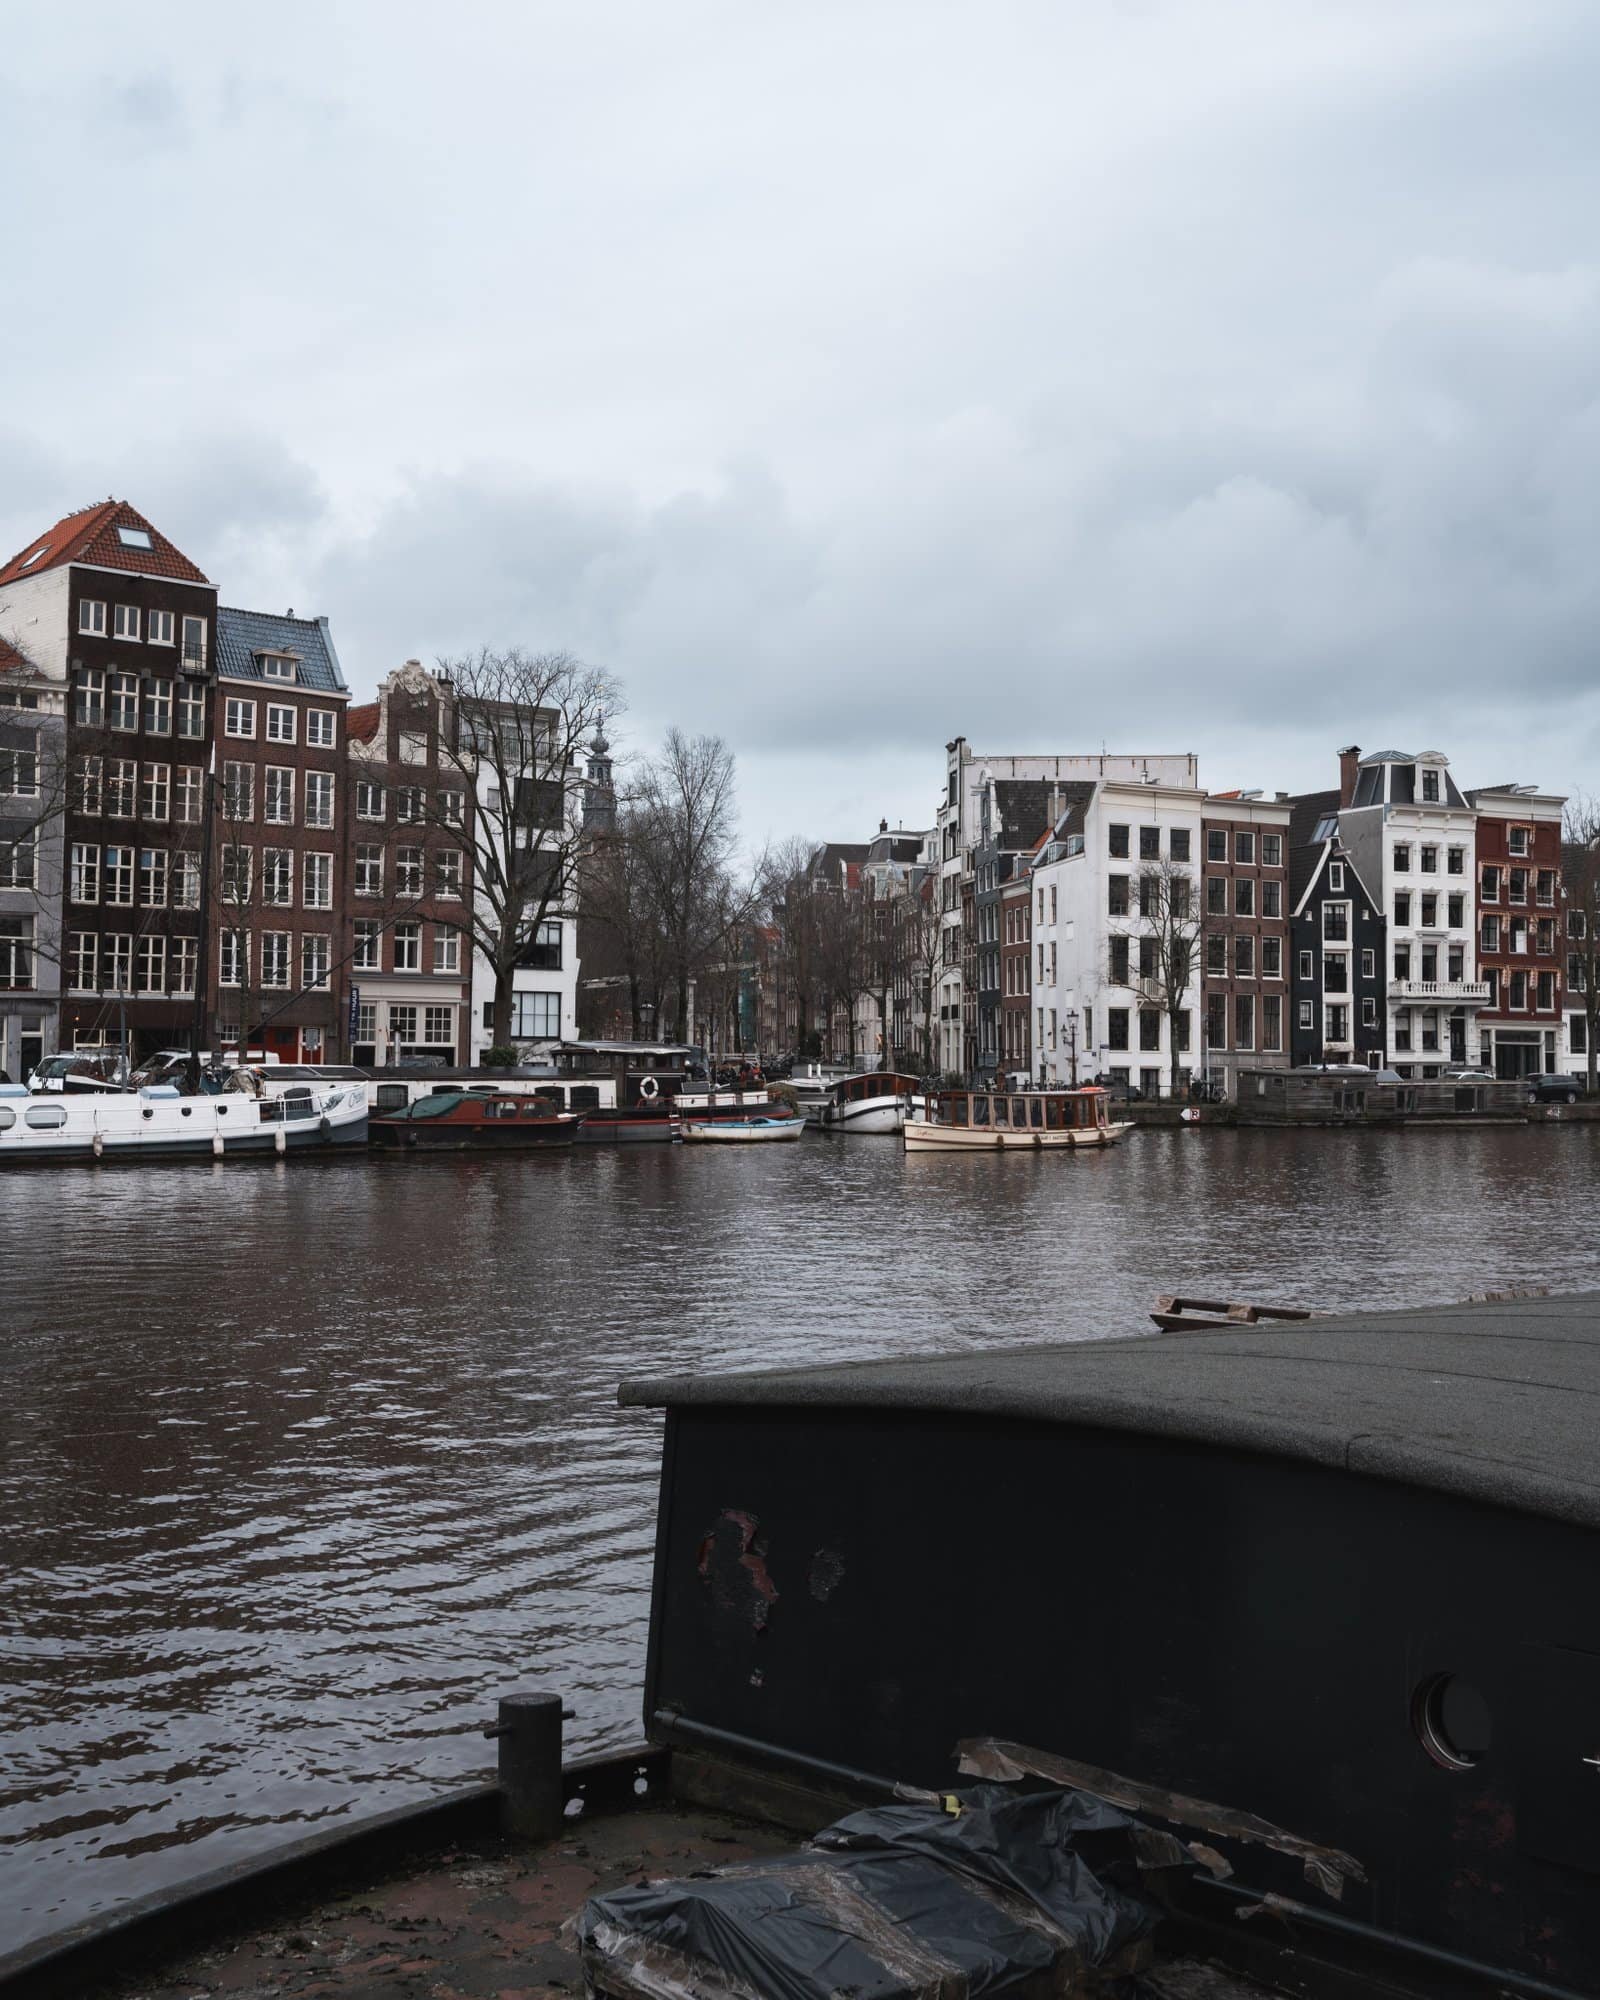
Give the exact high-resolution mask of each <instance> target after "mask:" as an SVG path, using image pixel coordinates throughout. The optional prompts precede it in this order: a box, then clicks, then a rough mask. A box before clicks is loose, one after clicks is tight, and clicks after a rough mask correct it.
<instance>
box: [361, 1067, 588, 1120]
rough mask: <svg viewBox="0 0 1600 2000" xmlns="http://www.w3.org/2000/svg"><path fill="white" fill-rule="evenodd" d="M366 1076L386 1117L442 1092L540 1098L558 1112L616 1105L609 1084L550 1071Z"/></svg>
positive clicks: (371, 1098)
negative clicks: (453, 1091)
mask: <svg viewBox="0 0 1600 2000" xmlns="http://www.w3.org/2000/svg"><path fill="white" fill-rule="evenodd" d="M362 1073H363V1075H365V1076H367V1078H368V1081H367V1102H368V1103H369V1104H370V1105H371V1107H372V1109H373V1111H374V1112H375V1113H377V1114H378V1115H379V1116H383V1117H387V1116H390V1115H392V1114H393V1113H394V1112H397V1111H404V1110H405V1109H406V1107H407V1106H408V1105H411V1104H416V1103H417V1102H419V1101H420V1100H421V1099H422V1098H425V1097H432V1096H433V1095H434V1094H435V1093H436V1092H439V1091H444V1090H458V1091H463V1092H465V1093H467V1094H468V1095H470V1096H475V1097H477V1096H485V1095H487V1096H491V1097H492V1096H497V1095H499V1096H510V1097H538V1098H542V1099H543V1100H544V1102H545V1103H546V1104H548V1105H551V1106H553V1108H554V1109H555V1110H557V1111H578V1112H583V1111H598V1110H604V1109H606V1108H608V1107H609V1106H610V1105H612V1104H614V1103H615V1102H616V1096H615V1087H614V1086H613V1085H612V1084H611V1082H610V1081H609V1080H608V1079H606V1078H602V1077H597V1078H594V1079H591V1080H588V1081H585V1080H581V1079H579V1078H576V1077H568V1076H561V1075H557V1074H555V1073H553V1072H552V1071H550V1070H547V1069H532V1068H511V1069H492V1070H485V1069H423V1070H416V1071H408V1072H407V1073H406V1074H405V1075H403V1076H397V1075H396V1074H395V1073H394V1071H393V1070H379V1071H378V1072H377V1073H376V1074H373V1073H371V1072H367V1071H363V1072H362Z"/></svg>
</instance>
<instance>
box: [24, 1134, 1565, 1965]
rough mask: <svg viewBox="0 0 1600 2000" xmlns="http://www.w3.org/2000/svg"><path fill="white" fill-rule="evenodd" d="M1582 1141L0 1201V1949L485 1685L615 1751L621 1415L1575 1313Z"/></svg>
mask: <svg viewBox="0 0 1600 2000" xmlns="http://www.w3.org/2000/svg"><path fill="white" fill-rule="evenodd" d="M1596 1130H1597V1128H1593V1127H1585V1128H1580V1129H1576V1130H1558V1131H1551V1130H1541V1129H1535V1128H1527V1127H1518V1128H1505V1129H1495V1130H1481V1131H1476V1132H1449V1133H1435V1132H1415V1133H1409V1134H1387V1133H1386V1134H1351V1133H1307V1134H1298V1135H1297V1134H1292V1133H1281V1134H1280V1133H1238V1134H1235V1133H1196V1132H1170V1133H1144V1134H1138V1135H1136V1136H1135V1137H1134V1138H1133V1139H1131V1140H1130V1141H1129V1143H1128V1144H1127V1145H1125V1146H1123V1147H1121V1148H1119V1149H1117V1150H1116V1151H1114V1152H1111V1153H1107V1154H1103V1155H1083V1156H1069V1157H1062V1156H1060V1155H1050V1156H1046V1157H1038V1156H1029V1155H1024V1154H1005V1155H999V1156H994V1155H985V1156H983V1157H981V1158H978V1157H973V1156H970V1155H951V1156H938V1155H926V1156H915V1157H911V1158H907V1157H906V1156H905V1155H903V1154H902V1153H901V1151H900V1149H899V1147H898V1146H897V1145H896V1144H895V1143H894V1142H892V1141H883V1140H872V1139H857V1140H845V1141H839V1140H834V1141H831V1142H830V1141H825V1140H821V1139H813V1138H810V1137H808V1138H807V1139H806V1140H805V1141H803V1142H802V1144H801V1145H799V1146H796V1147H784V1148H782V1149H781V1151H780V1150H778V1149H772V1148H759V1149H752V1150H751V1151H750V1152H748V1153H745V1152H743V1151H735V1150H730V1149H724V1148H721V1147H706V1148H694V1149H689V1150H683V1149H676V1148H665V1147H663V1148H639V1149H629V1150H625V1151H621V1152H613V1151H609V1150H606V1149H600V1148H595V1149H583V1150H580V1151H577V1152H575V1153H573V1154H572V1155H571V1156H570V1157H567V1158H564V1159H562V1158H552V1159H527V1160H513V1159H505V1160H484V1161H481V1162H480V1161H471V1160H466V1161H461V1160H455V1161H444V1160H440V1161H411V1160H394V1161H390V1160H385V1159H382V1158H372V1159H365V1158H355V1159H348V1160H330V1161H326V1162H320V1161H319V1162H306V1163H304V1164H301V1163H296V1164H294V1165H293V1166H288V1165H283V1164H277V1165H274V1164H262V1165H260V1166H259V1167H248V1166H244V1165H232V1166H219V1167H211V1166H209V1165H207V1166H175V1167H171V1168H161V1167H154V1166H146V1167H142V1168H138V1169H133V1168H127V1167H123V1168H118V1169H110V1170H104V1171H100V1170H95V1169H92V1168H85V1169H68V1170H65V1171H62V1172H57V1173H43V1172H40V1173H35V1174H28V1175H12V1176H10V1177H9V1178H7V1179H6V1180H5V1181H4V1182H3V1183H0V1268H3V1269H4V1271H5V1274H6V1282H5V1291H4V1297H5V1320H4V1324H5V1332H6V1339H5V1342H4V1348H3V1352H0V1448H3V1449H0V1527H3V1534H4V1543H3V1546H4V1548H5V1552H6V1561H5V1569H4V1573H3V1575H0V1632H3V1634H4V1655H3V1665H0V1680H3V1682H4V1690H3V1692H4V1702H3V1708H0V1911H3V1912H4V1915H3V1917H0V1927H3V1941H4V1942H8V1943H14V1942H17V1941H19V1940H20V1939H22V1938H25V1937H28V1936H31V1935H34V1934H36V1933H39V1932H42V1931H45V1930H49V1929H53V1928H55V1927H56V1926H57V1925H59V1924H61V1923H63V1922H66V1921H68V1920H70V1919H72V1918H75V1917H78V1916H81V1915H83V1914H85V1913H87V1912H88V1911H90V1910H92V1909H95V1908H100V1907H104V1906H105V1905H106V1904H108V1903H110V1902H114V1901H117V1900H120V1899H123V1898H126V1897H129V1896H132V1895H137V1894H141V1893H143V1892H145V1891H147V1890H149V1889H151V1888H153V1887H156V1886H158V1885H160V1884H161V1883H164V1882H168V1881H173V1880H177V1879H180V1878H181V1877H183V1876H185V1875H189V1874H192V1873H196V1872H198V1871H199V1870H201V1869H203V1868H208V1867H212V1866H215V1865H216V1864H218V1863H219V1862H222V1861H225V1860H228V1859H230V1858H233V1857H236V1856H238V1855H239V1854H241V1853H245V1852H249V1851H251V1850H254V1849H259V1848H261V1847H263V1846H265V1845H269V1844H270V1843H271V1842H272V1841H273V1840H274V1839H275V1838H281V1837H285V1835H287V1834H292V1833H293V1832H295V1831H303V1830H305V1828H306V1827H307V1826H308V1825H310V1824H311V1823H314V1822H317V1821H323V1820H328V1819H330V1818H335V1817H337V1816H339V1815H341V1814H345V1813H349V1812H352V1811H359V1810H363V1809H369V1808H372V1807H374V1806H376V1805H379V1804H394V1803H397V1802H399V1801H401V1800H404V1799H407V1798H417V1797H420V1796H423V1795H425V1794H426V1793H427V1792H428V1791H429V1790H431V1789H434V1788H437V1787H439V1786H441V1785H445V1784H449V1783H451V1782H455V1781H459V1780H460V1779H462V1778H464V1777H468V1776H470V1775H472V1774H474V1773H478V1772H481V1771H482V1770H483V1769H484V1768H485V1766H486V1763H487V1761H488V1760H487V1756H486V1752H487V1750H488V1746H487V1745H486V1744H485V1743H484V1742H483V1740H482V1738H481V1736H479V1735H478V1733H477V1730H478V1728H479V1726H480V1725H481V1723H482V1722H483V1721H484V1720H485V1719H486V1717H487V1716H488V1714H489V1713H490V1711H491V1709H492V1705H493V1700H494V1697H495V1695H496V1694H497V1693H498V1692H500V1691H501V1690H503V1689H505V1688H506V1687H508V1686H510V1685H513V1684H516V1683H523V1682H528V1681H535V1680H537V1681H543V1682H546V1683H548V1684H550V1685H551V1686H554V1687H557V1688H559V1689H561V1690H562V1691H563V1692H565V1693H566V1694H568V1695H569V1696H570V1697H571V1699H572V1702H573V1705H574V1706H575V1707H576V1709H577V1711H578V1718H579V1719H578V1722H577V1723H576V1724H575V1725H573V1728H574V1734H575V1737H576V1741H577V1745H578V1747H579V1748H583V1749H590V1748H597V1747H602V1746H604V1745H606V1744H609V1743H616V1742H619V1741H622V1740H624V1739H626V1738H628V1737H629V1736H631V1735H633V1734H635V1733H637V1729H638V1683H639V1678H640V1674H641V1670H642V1666H643V1654H644V1625H645V1618H646V1613H647V1599H648V1551H649V1547H650V1539H651V1532H652V1513H653V1508H654V1501H655V1478H656V1454H657V1447H658V1435H659V1427H658V1420H655V1419H652V1418H651V1417H649V1416H647V1415H641V1414H638V1413H630V1414H626V1415H624V1414H623V1413H621V1412H619V1411H618V1410H617V1409H616V1407H615V1391H616V1385H617V1382H618V1381H619V1379H620V1378H621V1377H623V1376H625V1375H636V1374H640V1373H645V1372H655V1371H658V1370H662V1369H674V1368H683V1367H701V1366H706V1367H739V1368H744V1367H755V1366H761V1365H764V1364H781V1363H793V1362H798V1361H808V1360H828V1359H841V1358H845V1357H848V1356H856V1355H863V1354H884V1353H892V1352H911V1351H918V1350H931V1349H936V1348H940V1347H947V1346H952V1345H957V1346H959V1345H963V1344H970V1345H973V1346H985V1345H990V1346H992V1345H999V1344H1002V1343H1010V1342H1014V1341H1031V1340H1059V1339H1080V1338H1086V1337H1089V1336H1092V1335H1100V1334H1134V1333H1137V1332H1139V1331H1140V1330H1141V1329H1142V1328H1143V1327H1144V1326H1145V1325H1147V1324H1148V1323H1147V1321H1146V1320H1145V1318H1144V1315H1145V1313H1146V1312H1147V1310H1148V1308H1149V1305H1150V1303H1151V1301H1152V1299H1153V1297H1154V1296H1155V1294H1156V1293H1157V1292H1160V1291H1166V1290H1185V1289H1187V1290H1196V1291H1201V1292H1205V1293H1210V1294H1214V1295H1221V1296H1240V1297H1246V1298H1249V1297H1256V1298H1263V1299H1269V1300H1278V1301H1282V1302H1305V1303H1310V1304H1314V1305H1333V1306H1340V1305H1342V1306H1372V1305H1381V1304H1402V1303H1406V1302H1408V1301H1414V1300H1424V1299H1438V1298H1454V1297H1461V1296H1463V1295H1465V1294H1466V1293H1468V1292H1471V1291H1476V1290H1481V1289H1484V1288H1486V1287H1490V1286H1494V1285H1498V1284H1504V1283H1516V1282H1522V1283H1530V1282H1545V1283H1549V1284H1551V1285H1552V1286H1553V1287H1557V1288H1561V1289H1567V1288H1576V1287H1579V1286H1587V1285H1591V1284H1593V1283H1594V1282H1595V1260H1594V1257H1593V1254H1592V1252H1591V1250H1590V1248H1589V1242H1590V1234H1589V1223H1590V1212H1591V1200H1592V1192H1591V1191H1592V1187H1593V1181H1594V1170H1595V1162H1596V1158H1597V1154H1596V1146H1597V1144H1600V1139H1597V1136H1596ZM280 1829H281V1830H283V1831H282V1832H280V1831H278V1830H280Z"/></svg>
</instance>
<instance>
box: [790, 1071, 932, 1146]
mask: <svg viewBox="0 0 1600 2000" xmlns="http://www.w3.org/2000/svg"><path fill="white" fill-rule="evenodd" d="M917 1095H918V1089H917V1079H916V1078H915V1077H914V1076H901V1075H899V1074H897V1073H896V1072H895V1071H894V1070H885V1069H875V1070H866V1071H863V1072H862V1073H861V1074H859V1075H856V1076H844V1077H840V1078H839V1079H838V1081H837V1082H835V1083H833V1084H830V1085H829V1087H828V1090H827V1093H826V1095H825V1096H823V1097H821V1098H819V1099H818V1100H817V1101H816V1102H815V1103H814V1104H813V1105H810V1106H808V1107H807V1109H806V1118H807V1121H808V1123H810V1124H812V1125H815V1126H816V1128H817V1129H818V1131H819V1132H851V1133H862V1132H887V1133H894V1132H899V1131H903V1130H904V1128H905V1123H906V1120H907V1119H908V1118H909V1117H910V1116H911V1115H912V1112H913V1109H914V1100H915V1099H916V1097H917Z"/></svg>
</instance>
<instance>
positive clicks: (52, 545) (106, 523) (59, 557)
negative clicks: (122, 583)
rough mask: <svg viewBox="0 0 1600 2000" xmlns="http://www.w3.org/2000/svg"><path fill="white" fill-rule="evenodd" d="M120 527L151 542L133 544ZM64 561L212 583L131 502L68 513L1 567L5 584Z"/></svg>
mask: <svg viewBox="0 0 1600 2000" xmlns="http://www.w3.org/2000/svg"><path fill="white" fill-rule="evenodd" d="M119 529H126V530H127V531H128V532H129V533H130V534H133V535H141V536H143V537H145V539H146V540H147V541H148V544H149V546H148V547H145V546H144V545H143V544H141V545H140V546H137V547H129V546H128V544H127V543H126V542H125V541H124V539H123V537H122V535H121V534H119V532H118V530H119ZM63 563H91V564H93V565H94V566H95V567H96V568H97V569H124V570H127V571H128V572H129V573H130V574H131V575H135V576H168V577H172V578H174V579H175V580H176V581H178V582H180V583H203V584H206V585H208V586H209V584H210V581H211V579H210V578H209V577H208V576H207V575H206V574H205V572H204V571H203V570H201V569H197V568H196V567H195V565H194V564H193V563H192V562H190V560H189V558H188V557H187V556H186V555H185V554H184V553H183V551H182V550H181V549H176V548H174V547H173V545H172V543H171V542H169V541H168V540H167V538H166V536H165V535H164V534H162V532H161V530H160V529H159V528H157V527H154V526H153V525H152V524H151V523H150V522H149V521H147V520H146V519H145V517H144V516H143V514H141V513H140V512H139V510H138V509H137V508H136V507H130V506H129V505H128V503H127V501H126V500H101V501H99V502H97V503H96V505H94V506H93V507H83V508H80V509H79V510H78V512H77V513H76V514H67V515H65V516H63V518H62V519H61V520H59V521H57V523H56V524H55V526H54V527H53V528H51V529H50V530H49V532H48V533H47V534H44V535H39V536H36V537H35V538H34V540H32V541H31V542H29V543H28V544H27V545H26V546H25V547H23V548H21V549H19V550H18V551H17V553H16V554H15V555H14V556H13V557H12V558H11V560H10V562H8V563H7V564H6V566H5V568H4V569H0V583H15V582H16V581H17V580H18V578H20V577H26V576H37V575H39V574H40V572H41V571H43V570H47V569H59V568H60V567H61V565H62V564H63Z"/></svg>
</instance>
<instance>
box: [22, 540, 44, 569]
mask: <svg viewBox="0 0 1600 2000" xmlns="http://www.w3.org/2000/svg"><path fill="white" fill-rule="evenodd" d="M49 551H50V544H49V543H48V542H41V543H40V544H39V546H38V547H37V548H36V549H35V550H34V552H33V554H32V555H30V556H24V557H23V558H22V567H23V568H24V569H26V568H27V567H28V565H29V564H30V563H36V562H37V561H38V560H39V558H40V556H42V555H48V554H49Z"/></svg>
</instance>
